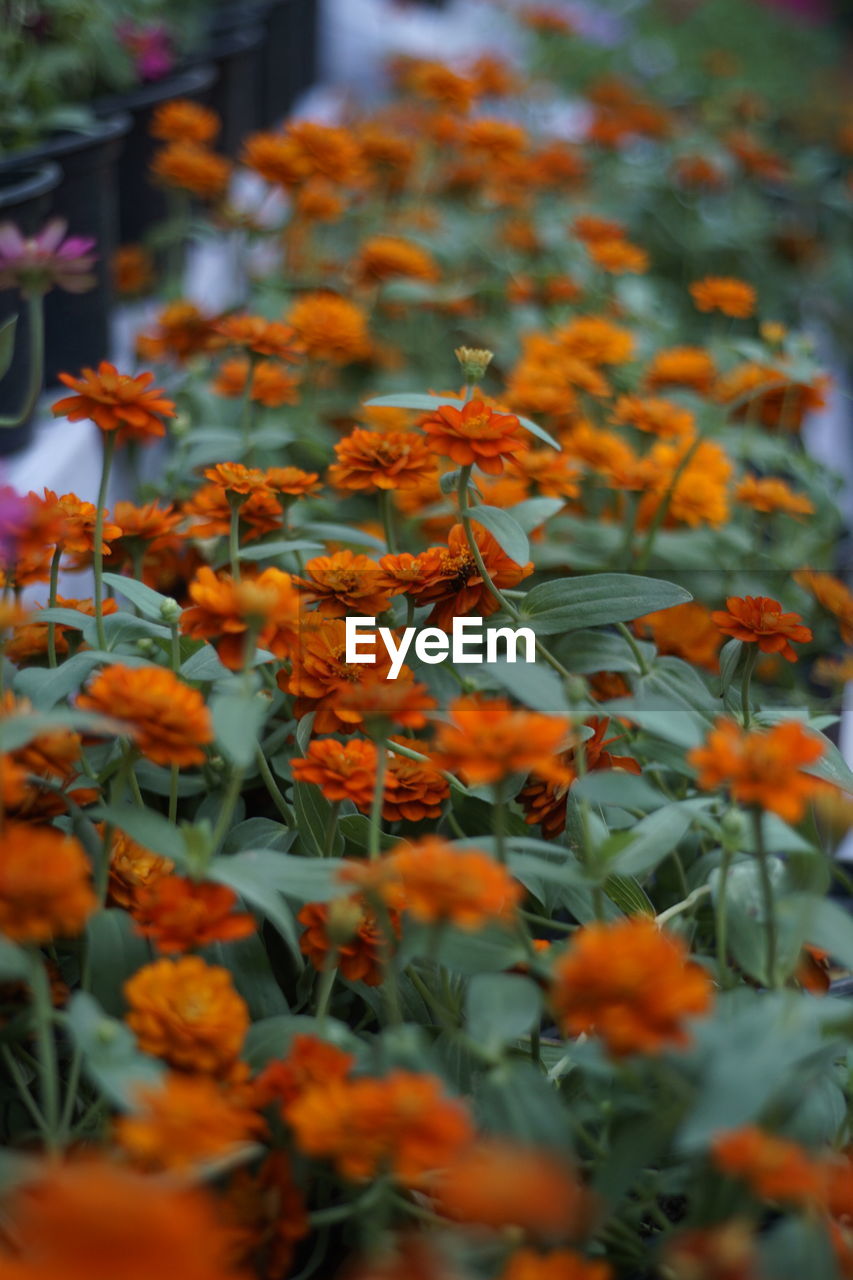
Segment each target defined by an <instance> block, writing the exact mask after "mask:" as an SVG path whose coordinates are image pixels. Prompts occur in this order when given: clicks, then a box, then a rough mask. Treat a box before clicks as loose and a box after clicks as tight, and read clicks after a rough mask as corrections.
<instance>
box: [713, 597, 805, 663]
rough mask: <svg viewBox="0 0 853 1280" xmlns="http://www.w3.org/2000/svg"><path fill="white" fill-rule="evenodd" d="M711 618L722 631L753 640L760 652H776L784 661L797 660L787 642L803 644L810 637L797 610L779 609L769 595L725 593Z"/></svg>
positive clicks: (728, 634) (780, 607)
mask: <svg viewBox="0 0 853 1280" xmlns="http://www.w3.org/2000/svg"><path fill="white" fill-rule="evenodd" d="M711 619H712V621H713V622H715V623H716V625H717V626H718V627H719V628H720V630H721V631H722V633H723V635H725V636H732V638H733V639H735V640H741V641H743V643H744V644H757V645H758V648H759V649H760V650H761V652H762V653H780V654H781V655H782V657H783V658H785V659H786V660H787V661H788V662H796V661H797V655H796V653H795V652H794V650H793V649H792V648H791V644H790V642H791V641H792V640H793V641H794V642H795V643H796V644H807V643H808V641H809V640H811V638H812V633H811V631H810V630H809V628H808V627H805V626H803V620H802V618H801V617H800V615H799V614H798V613H783V612H782V606H781V604H780V603H779V601H778V600H771V599H770V597H769V596H743V597H741V596H729V597H728V599H727V600H726V607H725V609H717V610H715V611H714V612H713V613H712V614H711Z"/></svg>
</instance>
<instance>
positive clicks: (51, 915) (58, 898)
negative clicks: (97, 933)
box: [0, 766, 98, 944]
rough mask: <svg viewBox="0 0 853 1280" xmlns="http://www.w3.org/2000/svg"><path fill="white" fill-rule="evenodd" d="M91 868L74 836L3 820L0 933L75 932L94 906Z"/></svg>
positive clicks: (25, 938) (47, 938)
mask: <svg viewBox="0 0 853 1280" xmlns="http://www.w3.org/2000/svg"><path fill="white" fill-rule="evenodd" d="M7 769H8V766H7V767H6V768H5V769H4V775H5V773H6V772H7ZM4 781H5V776H4ZM91 874H92V873H91V866H90V864H89V859H88V858H87V857H86V854H85V852H84V850H83V847H82V845H81V844H80V843H79V841H77V840H75V839H74V837H73V836H66V835H64V834H63V833H62V832H60V831H56V830H55V829H54V828H53V827H41V826H25V825H24V824H23V823H19V822H7V823H6V824H5V826H4V828H3V831H2V834H0V934H4V935H5V936H6V937H7V938H9V939H10V940H11V941H12V942H26V943H37V944H38V943H44V942H52V941H53V939H54V938H66V937H75V936H76V935H77V934H78V933H81V932H82V930H83V928H84V927H85V924H86V921H87V920H88V918H89V916H90V915H91V914H92V912H93V911H95V910H97V906H98V900H97V898H96V897H95V894H94V892H93V890H92V879H91Z"/></svg>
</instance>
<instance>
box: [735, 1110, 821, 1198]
mask: <svg viewBox="0 0 853 1280" xmlns="http://www.w3.org/2000/svg"><path fill="white" fill-rule="evenodd" d="M712 1152H713V1159H714V1163H715V1165H716V1166H717V1168H718V1169H722V1171H723V1172H724V1173H727V1174H729V1175H730V1176H732V1177H736V1178H742V1179H743V1181H744V1182H746V1183H747V1184H748V1185H749V1187H750V1189H751V1190H752V1191H753V1192H754V1193H755V1194H756V1195H757V1196H760V1197H761V1198H762V1199H764V1200H783V1201H788V1202H791V1203H794V1204H800V1205H809V1204H813V1203H814V1202H815V1201H816V1200H817V1199H818V1198H819V1197H820V1194H821V1189H822V1178H821V1172H820V1169H819V1167H818V1165H817V1164H816V1162H815V1161H813V1160H812V1159H811V1157H810V1156H809V1155H808V1153H807V1152H805V1151H804V1150H803V1148H802V1147H800V1146H798V1145H797V1143H796V1142H789V1141H788V1140H787V1139H785V1138H777V1137H776V1136H775V1135H774V1134H771V1133H765V1132H764V1130H763V1129H759V1128H758V1127H757V1126H754V1125H749V1126H747V1127H745V1128H743V1129H733V1130H731V1131H730V1132H729V1133H722V1134H719V1135H718V1136H717V1137H716V1138H715V1139H714V1141H713V1144H712Z"/></svg>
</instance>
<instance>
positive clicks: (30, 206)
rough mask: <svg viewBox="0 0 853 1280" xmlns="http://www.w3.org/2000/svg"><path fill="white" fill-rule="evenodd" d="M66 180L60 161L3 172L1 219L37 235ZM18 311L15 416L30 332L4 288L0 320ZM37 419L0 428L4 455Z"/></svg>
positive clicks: (15, 298)
mask: <svg viewBox="0 0 853 1280" xmlns="http://www.w3.org/2000/svg"><path fill="white" fill-rule="evenodd" d="M61 180H62V170H61V169H60V168H59V165H57V164H52V163H49V162H45V163H44V164H40V165H22V166H21V167H20V169H17V170H15V169H10V170H9V171H7V172H0V222H14V224H15V226H16V227H18V229H19V230H20V231H22V232H23V233H24V234H25V235H35V234H36V233H37V232H38V231H39V230H40V229H41V227H42V226H43V225H44V223H45V222H46V221H47V219H48V214H49V213H50V204H51V198H52V194H53V192H54V191H55V190H56V188H57V187H58V186H59V183H60V181H61ZM15 314H17V316H18V324H17V328H16V330H15V354H14V356H13V357H12V364H11V366H10V368H9V369H8V370H7V371H6V374H5V376H4V377H3V378H2V379H0V415H2V416H11V415H12V414H14V413H16V412H17V411H18V410H19V409H20V408H21V406H22V405H23V403H24V398H25V396H26V394H27V385H28V382H29V359H30V334H29V325H28V324H27V312H26V307H25V306H24V303H23V300H22V298H21V296H20V294H19V293H17V292H16V291H15V290H14V289H4V290H3V291H2V292H0V324H3V323H4V321H6V320H8V319H9V317H10V316H13V315H15ZM32 433H33V421H32V416H30V419H29V421H27V422H24V423H22V424H21V425H20V426H19V427H10V428H0V457H3V458H7V457H8V456H9V455H10V454H12V453H18V452H20V450H21V449H24V448H26V446H27V445H28V444H29V442H30V440H31V439H32Z"/></svg>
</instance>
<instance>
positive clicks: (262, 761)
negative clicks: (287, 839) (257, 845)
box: [255, 746, 293, 827]
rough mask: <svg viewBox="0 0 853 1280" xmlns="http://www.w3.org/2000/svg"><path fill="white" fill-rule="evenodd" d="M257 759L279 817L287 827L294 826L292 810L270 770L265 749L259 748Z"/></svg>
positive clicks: (259, 769) (259, 770)
mask: <svg viewBox="0 0 853 1280" xmlns="http://www.w3.org/2000/svg"><path fill="white" fill-rule="evenodd" d="M255 759H256V761H257V765H258V772H259V773H260V775H261V778H262V779H263V782H264V786H265V787H266V789H267V791H268V792H269V797H270V799H271V800H272V802H273V804H274V805H275V807H276V809H277V810H278V813H279V816H280V817H281V819H282V821H283V822H284V825H285V826H286V827H290V826H292V825H293V815H292V814H291V812H290V809H289V808H288V807H287V801H286V800H285V798H284V796H283V795H282V794H281V790H280V789H279V785H278V783H277V782H276V780H275V778H274V777H273V772H272V769H270V767H269V764H268V763H267V758H266V756H265V755H264V752H263V748H262V747H260V746H259V747H258V750H257V753H256V756H255Z"/></svg>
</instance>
